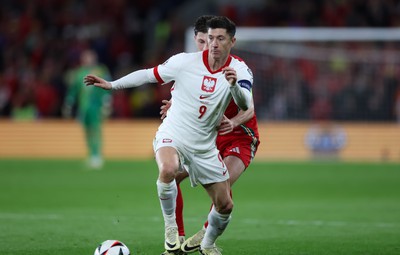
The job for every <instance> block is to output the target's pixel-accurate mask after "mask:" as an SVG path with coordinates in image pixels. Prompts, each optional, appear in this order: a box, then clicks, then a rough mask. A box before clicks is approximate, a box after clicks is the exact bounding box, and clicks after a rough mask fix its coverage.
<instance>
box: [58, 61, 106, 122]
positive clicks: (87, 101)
mask: <svg viewBox="0 0 400 255" xmlns="http://www.w3.org/2000/svg"><path fill="white" fill-rule="evenodd" d="M88 74H94V75H97V76H99V77H104V79H106V80H109V79H111V77H110V73H109V71H108V69H107V67H106V66H104V65H95V66H82V67H79V68H77V69H75V70H72V71H71V72H70V73H69V74H67V82H68V85H69V86H68V92H67V96H66V99H65V104H66V105H67V106H69V107H71V108H72V106H73V105H74V104H75V103H77V111H78V112H77V113H78V115H79V116H80V117H83V118H85V115H87V114H90V113H93V114H98V113H101V111H102V110H104V108H105V107H110V100H111V95H110V92H109V91H107V90H103V89H101V88H97V87H95V86H85V85H84V84H83V78H84V77H85V76H86V75H88ZM76 100H78V101H76Z"/></svg>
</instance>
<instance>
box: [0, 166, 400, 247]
mask: <svg viewBox="0 0 400 255" xmlns="http://www.w3.org/2000/svg"><path fill="white" fill-rule="evenodd" d="M156 178H157V169H156V165H155V163H154V161H153V160H150V161H141V162H136V161H108V162H107V163H106V165H105V168H104V169H103V170H101V171H88V170H87V169H85V167H84V166H83V165H82V162H80V161H74V160H0V254H1V255H47V254H49V255H50V254H51V255H54V254H57V255H71V254H74V255H81V254H82V255H86V254H93V252H94V249H95V248H96V246H97V245H98V244H99V243H100V242H101V241H104V240H106V239H119V240H121V241H123V242H125V243H126V244H127V245H128V247H129V248H130V250H131V253H132V255H135V254H138V255H145V254H151V255H157V254H160V253H161V252H162V251H163V250H162V249H163V222H162V217H161V211H160V206H159V202H158V199H157V195H156V186H155V181H156ZM182 189H183V192H184V195H185V218H186V232H187V234H188V235H190V234H193V233H194V232H195V231H197V230H198V229H199V228H200V226H201V224H202V223H203V221H204V219H205V217H206V215H207V213H208V209H209V206H210V204H209V200H208V197H207V196H206V194H205V192H204V190H203V189H202V188H201V187H197V188H191V187H189V184H188V182H187V181H186V182H185V183H184V185H183V186H182ZM233 192H234V201H235V209H234V213H233V217H232V221H231V224H230V225H229V227H228V228H227V230H226V232H225V233H224V235H223V236H222V237H221V238H220V239H219V241H218V245H219V246H221V247H222V248H223V251H224V254H227V255H236V254H246V255H248V254H256V255H260V254H271V255H273V254H293V255H299V254H304V255H305V254H310V255H314V254H315V255H324V254H332V255H338V254H352V255H353V254H360V255H367V254H371V255H377V254H382V255H390V254H393V255H394V254H400V165H399V164H388V163H387V164H361V163H359V164H357V163H352V164H345V163H329V162H319V163H261V162H254V163H253V164H252V165H251V167H250V168H249V169H248V170H247V172H246V173H245V174H244V175H243V176H242V177H241V179H240V180H239V181H238V183H237V184H236V185H235V187H234V190H233Z"/></svg>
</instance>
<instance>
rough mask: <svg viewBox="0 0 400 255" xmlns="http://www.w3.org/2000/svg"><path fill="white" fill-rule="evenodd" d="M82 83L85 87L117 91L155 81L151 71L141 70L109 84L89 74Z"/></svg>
mask: <svg viewBox="0 0 400 255" xmlns="http://www.w3.org/2000/svg"><path fill="white" fill-rule="evenodd" d="M83 82H84V83H85V85H86V86H90V85H93V86H96V87H99V88H102V89H106V90H110V89H112V90H118V89H125V88H133V87H139V86H141V85H143V84H147V83H155V82H157V79H156V77H155V75H154V73H153V69H141V70H138V71H135V72H132V73H130V74H128V75H125V76H123V77H122V78H120V79H118V80H115V81H111V82H109V81H106V80H105V79H103V78H100V77H98V76H96V75H93V74H89V75H87V76H86V77H85V78H84V79H83Z"/></svg>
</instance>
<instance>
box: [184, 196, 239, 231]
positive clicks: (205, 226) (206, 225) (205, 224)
mask: <svg viewBox="0 0 400 255" xmlns="http://www.w3.org/2000/svg"><path fill="white" fill-rule="evenodd" d="M178 191H179V190H178ZM178 194H179V193H178ZM229 194H230V195H231V198H232V190H230V191H229ZM213 206H214V205H213V204H211V207H210V211H211V209H212V208H213ZM207 227H208V221H206V223H204V228H207Z"/></svg>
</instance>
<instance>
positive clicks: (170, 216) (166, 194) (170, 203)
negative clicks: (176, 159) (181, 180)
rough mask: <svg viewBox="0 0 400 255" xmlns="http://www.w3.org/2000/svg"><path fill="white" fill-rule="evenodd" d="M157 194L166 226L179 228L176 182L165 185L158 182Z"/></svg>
mask: <svg viewBox="0 0 400 255" xmlns="http://www.w3.org/2000/svg"><path fill="white" fill-rule="evenodd" d="M157 192H158V198H159V199H160V204H161V210H162V213H163V217H164V223H165V226H174V227H175V226H177V225H176V221H175V207H176V196H177V194H178V189H177V187H176V182H175V180H173V181H172V182H170V183H163V182H161V181H160V180H157Z"/></svg>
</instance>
